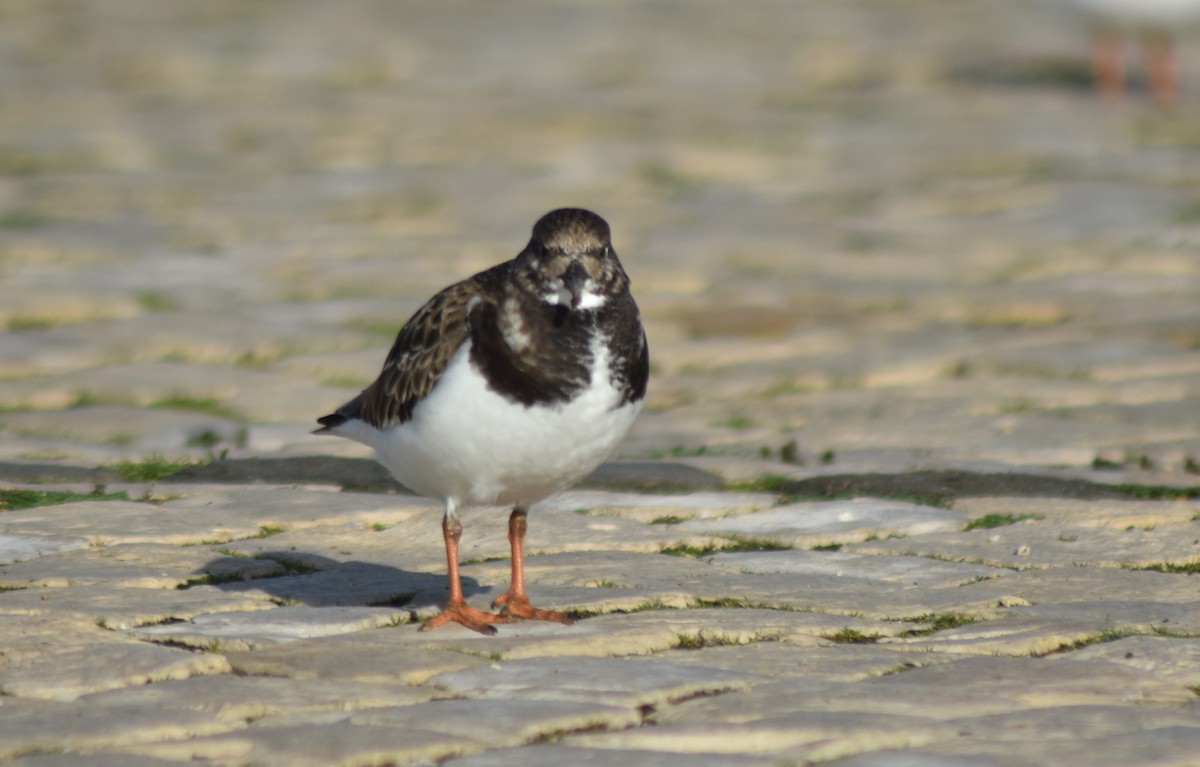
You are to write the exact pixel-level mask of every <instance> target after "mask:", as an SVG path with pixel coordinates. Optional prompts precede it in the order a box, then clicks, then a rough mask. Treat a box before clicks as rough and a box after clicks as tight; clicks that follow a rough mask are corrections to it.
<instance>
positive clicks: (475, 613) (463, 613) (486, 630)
mask: <svg viewBox="0 0 1200 767" xmlns="http://www.w3.org/2000/svg"><path fill="white" fill-rule="evenodd" d="M509 620H510V618H509V617H508V616H506V615H497V614H495V613H485V612H484V611H483V610H476V609H475V608H474V607H471V606H470V605H468V604H467V603H466V602H451V603H449V604H447V605H446V607H445V608H444V609H443V610H442V611H441V612H440V613H438V614H437V615H435V616H433V617H432V618H430V619H429V620H427V621H425V625H423V626H421V629H420V630H421V631H429V630H431V629H435V628H437V627H438V626H443V625H445V624H447V623H451V622H453V623H459V624H461V625H463V626H466V627H467V628H469V629H471V630H472V631H478V632H479V633H480V634H489V635H490V634H495V633H496V627H495V626H493V625H492V624H493V623H507V622H508V621H509Z"/></svg>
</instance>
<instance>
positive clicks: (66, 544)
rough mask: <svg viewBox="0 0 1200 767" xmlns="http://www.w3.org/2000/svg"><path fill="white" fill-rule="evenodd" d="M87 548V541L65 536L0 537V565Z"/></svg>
mask: <svg viewBox="0 0 1200 767" xmlns="http://www.w3.org/2000/svg"><path fill="white" fill-rule="evenodd" d="M87 547H88V542H87V539H85V538H77V537H73V536H65V535H12V534H6V535H0V565H4V564H8V563H11V562H27V561H29V560H31V559H37V558H39V557H44V556H47V555H49V554H54V553H57V552H59V551H75V550H78V549H85V548H87Z"/></svg>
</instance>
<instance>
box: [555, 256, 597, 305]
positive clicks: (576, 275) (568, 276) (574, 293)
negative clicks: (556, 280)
mask: <svg viewBox="0 0 1200 767" xmlns="http://www.w3.org/2000/svg"><path fill="white" fill-rule="evenodd" d="M561 279H562V284H563V287H564V288H565V289H566V290H567V292H569V293H570V294H571V308H572V309H578V308H579V302H580V301H582V300H583V288H584V286H585V285H586V284H587V281H588V280H589V279H591V277H590V276H589V275H588V273H587V269H584V268H583V264H581V263H579V262H578V261H572V262H571V265H570V266H568V267H567V270H566V271H565V272H563V273H562V278H561Z"/></svg>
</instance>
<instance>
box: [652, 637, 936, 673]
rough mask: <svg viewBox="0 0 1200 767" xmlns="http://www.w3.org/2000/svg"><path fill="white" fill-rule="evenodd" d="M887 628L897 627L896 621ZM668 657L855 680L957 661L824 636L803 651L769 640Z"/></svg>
mask: <svg viewBox="0 0 1200 767" xmlns="http://www.w3.org/2000/svg"><path fill="white" fill-rule="evenodd" d="M884 625H886V624H884ZM882 627H883V626H882V625H880V624H876V625H874V626H870V627H865V626H860V627H859V628H857V629H854V630H856V631H859V632H860V633H861V634H863V635H867V636H870V635H872V634H873V633H874V632H875V631H876V630H878V629H880V628H882ZM847 628H853V626H852V625H850V626H843V625H839V626H838V627H837V628H836V629H833V630H832V631H830V632H829V633H837V632H838V631H841V630H843V629H847ZM889 628H891V629H892V630H894V629H895V626H894V624H893V625H892V626H890V627H889ZM665 658H666V659H667V660H670V661H671V662H672V663H678V664H683V665H694V666H703V667H705V668H721V669H726V670H728V671H741V672H744V673H750V674H760V675H762V676H764V677H772V678H781V677H788V678H794V679H805V680H825V681H835V682H856V681H861V680H863V679H872V678H875V677H879V676H884V675H885V674H895V673H899V672H902V671H906V670H908V669H913V668H919V667H921V666H928V665H930V664H934V663H948V662H951V661H952V660H954V658H953V656H950V655H944V654H938V653H931V652H923V651H915V652H911V653H898V652H896V645H890V644H889V645H886V646H881V645H880V644H878V643H876V642H870V643H866V644H843V643H834V642H832V641H830V640H823V641H821V642H820V644H819V645H818V646H815V647H810V646H807V645H805V646H804V649H803V650H802V651H799V652H798V651H797V650H796V647H795V643H791V642H789V643H782V642H770V641H767V642H755V643H752V644H748V645H737V646H722V645H716V646H701V647H697V648H695V649H691V648H688V649H682V648H681V649H678V650H676V651H674V652H671V653H670V654H669V655H667V656H665Z"/></svg>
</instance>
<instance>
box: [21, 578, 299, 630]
mask: <svg viewBox="0 0 1200 767" xmlns="http://www.w3.org/2000/svg"><path fill="white" fill-rule="evenodd" d="M272 607H275V605H274V604H273V603H272V602H271V600H270V597H269V596H268V595H266V594H261V593H249V594H237V593H229V592H226V591H222V590H221V589H218V588H215V587H213V586H197V587H195V588H191V589H185V590H179V589H163V588H157V589H141V588H137V589H135V588H115V589H114V588H109V587H108V586H106V585H103V584H98V585H93V586H71V587H68V588H31V589H21V590H19V591H9V592H7V593H5V594H4V595H3V599H2V600H0V615H44V614H51V613H53V614H60V613H76V614H79V615H83V616H87V619H88V621H89V622H91V623H93V624H96V625H101V626H103V627H105V628H109V629H128V628H132V627H134V626H145V625H148V624H155V623H163V622H166V621H175V620H190V619H192V618H194V617H196V616H197V615H203V614H206V613H217V612H226V611H237V612H248V611H253V610H267V609H270V608H272Z"/></svg>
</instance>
